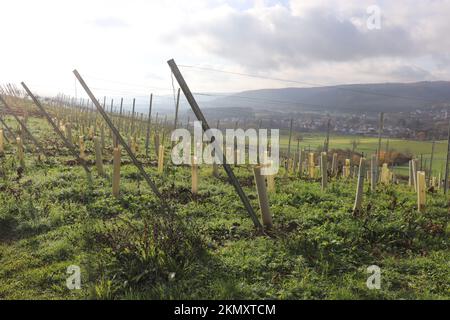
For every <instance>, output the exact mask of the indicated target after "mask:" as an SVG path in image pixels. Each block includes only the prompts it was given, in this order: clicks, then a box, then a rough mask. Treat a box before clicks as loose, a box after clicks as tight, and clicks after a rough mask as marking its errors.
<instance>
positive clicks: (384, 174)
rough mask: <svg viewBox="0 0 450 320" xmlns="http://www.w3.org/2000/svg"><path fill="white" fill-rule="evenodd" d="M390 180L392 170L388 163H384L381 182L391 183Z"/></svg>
mask: <svg viewBox="0 0 450 320" xmlns="http://www.w3.org/2000/svg"><path fill="white" fill-rule="evenodd" d="M389 182H390V172H389V168H388V164H387V163H383V167H382V168H381V183H383V184H389Z"/></svg>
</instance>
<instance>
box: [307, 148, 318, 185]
mask: <svg viewBox="0 0 450 320" xmlns="http://www.w3.org/2000/svg"><path fill="white" fill-rule="evenodd" d="M308 168H309V177H310V178H311V179H313V178H314V177H315V175H316V172H315V171H316V165H315V161H314V153H313V152H310V153H309V165H308Z"/></svg>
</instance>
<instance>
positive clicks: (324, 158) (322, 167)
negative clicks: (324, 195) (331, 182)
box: [320, 152, 328, 191]
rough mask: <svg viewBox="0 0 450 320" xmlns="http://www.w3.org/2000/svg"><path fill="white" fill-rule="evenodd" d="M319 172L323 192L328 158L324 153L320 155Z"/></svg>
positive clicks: (325, 186) (325, 185) (326, 180)
mask: <svg viewBox="0 0 450 320" xmlns="http://www.w3.org/2000/svg"><path fill="white" fill-rule="evenodd" d="M320 170H321V172H322V191H324V190H325V189H326V188H327V183H328V158H327V153H326V152H322V153H321V154H320Z"/></svg>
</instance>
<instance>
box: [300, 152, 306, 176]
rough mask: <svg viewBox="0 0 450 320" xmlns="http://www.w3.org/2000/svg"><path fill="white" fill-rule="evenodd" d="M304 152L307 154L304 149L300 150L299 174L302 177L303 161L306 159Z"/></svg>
mask: <svg viewBox="0 0 450 320" xmlns="http://www.w3.org/2000/svg"><path fill="white" fill-rule="evenodd" d="M304 154H305V152H304V151H302V150H299V151H298V174H299V176H300V177H302V176H303V162H304V161H305V159H304Z"/></svg>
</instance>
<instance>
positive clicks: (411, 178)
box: [408, 160, 414, 187]
mask: <svg viewBox="0 0 450 320" xmlns="http://www.w3.org/2000/svg"><path fill="white" fill-rule="evenodd" d="M408 173H409V179H408V186H409V187H412V186H413V184H414V178H413V175H414V172H413V167H412V160H409V161H408Z"/></svg>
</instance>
